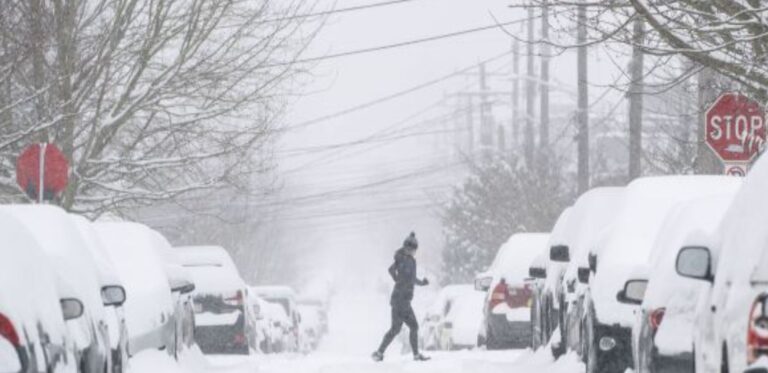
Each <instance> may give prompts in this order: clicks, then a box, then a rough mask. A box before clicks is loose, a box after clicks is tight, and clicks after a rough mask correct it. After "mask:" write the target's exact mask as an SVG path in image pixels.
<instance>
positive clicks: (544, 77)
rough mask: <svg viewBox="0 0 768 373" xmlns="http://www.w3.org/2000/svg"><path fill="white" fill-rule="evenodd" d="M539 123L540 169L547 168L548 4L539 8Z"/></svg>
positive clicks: (543, 2) (544, 2) (543, 4)
mask: <svg viewBox="0 0 768 373" xmlns="http://www.w3.org/2000/svg"><path fill="white" fill-rule="evenodd" d="M541 40H542V44H541V107H540V113H539V115H540V116H541V122H540V123H539V157H540V161H541V167H542V168H543V169H544V170H547V169H548V168H549V159H548V158H549V154H548V153H549V44H548V43H549V4H548V3H547V0H543V1H542V7H541Z"/></svg>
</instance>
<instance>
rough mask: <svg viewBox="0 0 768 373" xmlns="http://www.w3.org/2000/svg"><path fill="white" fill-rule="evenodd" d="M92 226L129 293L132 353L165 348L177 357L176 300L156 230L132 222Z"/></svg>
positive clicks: (127, 304) (129, 333) (127, 322)
mask: <svg viewBox="0 0 768 373" xmlns="http://www.w3.org/2000/svg"><path fill="white" fill-rule="evenodd" d="M93 228H94V230H95V231H96V233H97V234H98V236H99V238H100V239H101V241H102V242H103V243H104V247H105V248H106V249H107V253H108V255H109V257H110V259H111V260H112V263H113V264H114V265H115V268H116V269H117V273H118V275H119V276H120V279H121V280H122V282H123V286H124V287H125V291H126V293H127V298H126V301H125V305H124V307H125V320H126V324H127V325H128V336H129V337H130V338H129V344H128V351H129V353H130V355H131V356H135V355H136V354H138V353H139V352H141V351H145V350H165V351H166V353H168V354H169V355H170V356H174V355H175V353H176V351H175V347H176V320H175V317H174V302H173V297H172V295H171V288H170V285H169V283H168V277H167V275H166V272H165V268H164V264H163V259H162V257H160V255H159V254H158V252H157V251H156V249H155V235H154V233H155V232H154V231H152V230H151V229H150V228H148V227H146V226H144V225H142V224H138V223H131V222H100V221H97V222H96V223H94V224H93Z"/></svg>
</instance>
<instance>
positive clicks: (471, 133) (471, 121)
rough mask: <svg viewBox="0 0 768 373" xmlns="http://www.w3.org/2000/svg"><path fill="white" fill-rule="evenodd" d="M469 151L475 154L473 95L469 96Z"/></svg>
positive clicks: (470, 153)
mask: <svg viewBox="0 0 768 373" xmlns="http://www.w3.org/2000/svg"><path fill="white" fill-rule="evenodd" d="M466 113H467V152H468V153H469V156H470V157H474V155H475V113H474V110H472V96H467V111H466Z"/></svg>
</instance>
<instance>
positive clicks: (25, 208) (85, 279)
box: [0, 205, 105, 322]
mask: <svg viewBox="0 0 768 373" xmlns="http://www.w3.org/2000/svg"><path fill="white" fill-rule="evenodd" d="M0 210H1V211H4V212H7V213H8V215H9V216H12V217H13V218H15V219H18V221H19V222H20V223H21V224H23V225H24V226H26V227H27V229H28V230H29V231H30V232H31V233H32V235H33V236H34V237H35V239H36V240H37V242H38V244H39V246H40V247H41V248H42V250H43V252H45V254H46V255H47V256H48V257H49V258H50V261H51V263H52V265H53V267H54V269H55V272H56V274H57V284H59V286H58V292H59V295H60V296H61V297H64V298H78V299H80V301H82V302H83V305H84V306H85V312H86V314H87V316H85V317H88V318H91V319H93V320H96V321H97V322H98V321H100V320H104V317H105V312H104V305H103V301H102V299H101V285H100V281H99V276H98V274H97V272H96V263H95V262H94V259H93V256H92V255H91V253H90V252H89V251H88V249H87V248H86V243H85V241H84V240H83V237H82V235H81V234H80V231H79V230H78V228H77V226H76V225H75V222H74V220H72V219H71V218H70V217H69V215H68V214H67V213H66V212H65V211H64V210H62V209H61V208H59V207H56V206H50V205H4V206H2V207H0Z"/></svg>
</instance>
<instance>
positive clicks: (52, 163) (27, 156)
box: [16, 144, 69, 200]
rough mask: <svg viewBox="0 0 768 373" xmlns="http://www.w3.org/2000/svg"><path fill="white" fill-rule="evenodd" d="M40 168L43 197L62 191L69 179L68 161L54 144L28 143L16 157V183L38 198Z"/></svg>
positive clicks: (34, 197)
mask: <svg viewBox="0 0 768 373" xmlns="http://www.w3.org/2000/svg"><path fill="white" fill-rule="evenodd" d="M43 149H44V151H43ZM41 154H42V155H43V157H42V159H41V158H40V155H41ZM41 170H42V182H43V199H47V200H50V199H53V197H54V196H56V195H58V194H59V193H61V192H63V191H64V188H66V187H67V182H68V181H69V162H68V161H67V157H65V156H64V153H62V152H61V150H59V148H58V147H56V145H54V144H32V145H29V146H27V147H26V148H25V149H24V151H23V152H21V155H19V158H18V159H16V183H18V184H19V187H21V189H22V190H23V191H25V192H26V193H27V195H28V196H29V197H30V198H32V199H35V200H37V199H39V198H40V197H39V194H40V180H41V174H40V171H41Z"/></svg>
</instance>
